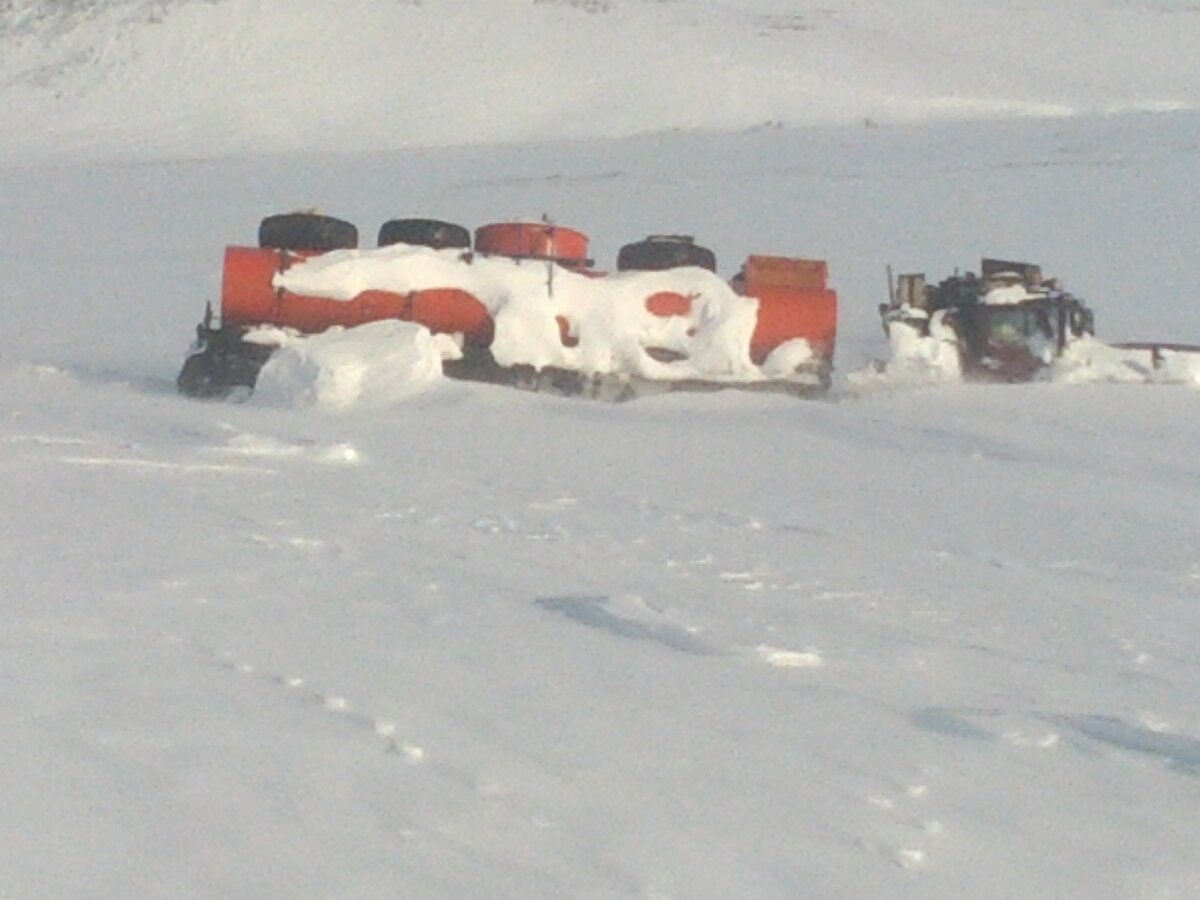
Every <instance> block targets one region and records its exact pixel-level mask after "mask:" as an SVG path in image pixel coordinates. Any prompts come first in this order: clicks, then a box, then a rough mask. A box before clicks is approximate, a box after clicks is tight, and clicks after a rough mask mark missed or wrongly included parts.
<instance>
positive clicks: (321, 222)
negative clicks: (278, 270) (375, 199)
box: [258, 212, 358, 253]
mask: <svg viewBox="0 0 1200 900" xmlns="http://www.w3.org/2000/svg"><path fill="white" fill-rule="evenodd" d="M258 246H260V247H270V248H272V249H275V250H311V251H315V252H318V253H324V252H326V251H328V250H353V249H355V248H356V247H357V246H358V229H357V228H355V227H354V225H352V224H351V223H350V222H346V221H344V220H342V219H335V218H334V217H333V216H322V215H320V214H318V213H306V212H298V213H281V214H280V215H277V216H267V217H266V218H265V219H263V220H262V224H261V225H259V226H258Z"/></svg>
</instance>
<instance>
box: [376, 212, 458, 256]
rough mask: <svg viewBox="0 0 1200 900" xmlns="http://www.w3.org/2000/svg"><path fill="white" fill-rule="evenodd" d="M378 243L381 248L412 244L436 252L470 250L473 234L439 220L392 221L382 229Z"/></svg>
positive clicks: (386, 223)
mask: <svg viewBox="0 0 1200 900" xmlns="http://www.w3.org/2000/svg"><path fill="white" fill-rule="evenodd" d="M377 243H378V244H379V246H380V247H390V246H391V245H392V244H411V245H412V246H414V247H432V248H433V249H435V250H446V249H449V248H453V249H462V250H470V249H471V232H469V231H467V229H465V228H463V227H462V226H461V225H455V224H454V223H453V222H442V221H439V220H438V219H392V220H391V221H388V222H384V223H383V225H382V227H380V229H379V240H378V242H377Z"/></svg>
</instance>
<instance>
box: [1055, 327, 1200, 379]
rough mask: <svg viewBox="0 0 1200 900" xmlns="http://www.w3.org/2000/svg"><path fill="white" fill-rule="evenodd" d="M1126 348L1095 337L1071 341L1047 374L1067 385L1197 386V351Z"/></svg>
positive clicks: (1199, 368)
mask: <svg viewBox="0 0 1200 900" xmlns="http://www.w3.org/2000/svg"><path fill="white" fill-rule="evenodd" d="M1157 356H1158V359H1157V363H1156V360H1155V353H1154V352H1153V351H1151V350H1129V349H1125V348H1122V347H1114V346H1113V345H1111V344H1106V343H1104V342H1103V341H1098V340H1096V339H1095V338H1085V339H1082V340H1078V341H1074V342H1073V343H1072V344H1071V345H1070V346H1068V347H1067V349H1066V351H1065V352H1064V353H1063V355H1062V357H1061V358H1060V359H1058V360H1057V361H1056V362H1055V363H1054V365H1053V366H1052V367H1051V370H1050V371H1051V377H1052V378H1053V379H1054V380H1055V381H1061V382H1064V383H1067V384H1092V383H1096V382H1107V383H1119V384H1184V385H1191V386H1193V387H1200V353H1195V352H1191V353H1189V352H1185V351H1175V350H1160V351H1159V352H1158V354H1157Z"/></svg>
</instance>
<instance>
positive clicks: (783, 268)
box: [744, 256, 829, 297]
mask: <svg viewBox="0 0 1200 900" xmlns="http://www.w3.org/2000/svg"><path fill="white" fill-rule="evenodd" d="M828 268H829V267H828V266H827V264H826V263H825V261H824V260H821V259H791V258H789V257H786V256H751V257H749V258H748V259H747V260H746V267H745V270H744V271H745V278H746V293H747V294H750V295H751V296H754V297H757V296H758V294H759V292H760V291H769V290H775V289H781V288H786V289H792V290H804V291H823V290H825V286H826V284H827V280H828V277H829V274H828Z"/></svg>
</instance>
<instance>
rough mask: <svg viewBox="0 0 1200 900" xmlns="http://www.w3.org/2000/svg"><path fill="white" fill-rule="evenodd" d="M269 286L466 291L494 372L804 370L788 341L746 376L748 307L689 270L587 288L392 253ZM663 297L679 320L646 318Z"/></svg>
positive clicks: (427, 253) (758, 375)
mask: <svg viewBox="0 0 1200 900" xmlns="http://www.w3.org/2000/svg"><path fill="white" fill-rule="evenodd" d="M274 284H275V287H277V288H283V289H286V290H288V291H292V292H294V293H297V294H303V295H306V296H313V297H324V298H328V299H333V300H344V301H349V300H352V299H354V298H355V297H357V296H358V295H359V294H361V293H363V292H364V291H367V290H383V291H389V292H393V293H398V294H405V293H409V292H412V291H421V290H431V289H437V288H450V289H458V290H462V291H465V292H467V293H468V294H471V295H472V296H474V297H476V298H477V299H478V300H479V301H480V302H481V303H483V305H484V306H485V307H486V308H487V310H488V312H489V313H490V315H491V317H492V319H493V321H494V322H495V338H494V340H493V342H492V344H491V348H490V349H491V351H492V354H493V356H494V357H495V359H496V362H497V363H499V364H500V365H501V366H515V365H527V366H532V367H533V368H535V369H544V368H547V367H559V368H564V369H570V370H572V371H577V372H584V373H588V374H605V375H608V374H612V375H626V376H637V377H641V378H647V379H651V380H657V381H686V380H691V379H703V380H706V381H719V382H731V383H742V382H755V381H764V380H767V379H778V378H782V377H785V376H789V375H790V376H794V377H797V378H803V377H804V376H802V375H796V369H797V367H798V366H803V365H804V364H807V363H809V362H811V361H812V359H813V353H812V351H811V349H810V348H809V347H808V345H807V342H805V341H802V340H801V341H789V342H787V343H786V344H783V345H781V346H780V347H778V348H777V349H776V351H775V352H774V353H772V354H771V356H770V357H768V359H767V360H766V361H765V363H764V365H763V366H761V367H760V366H757V365H755V364H754V362H753V361H752V360H751V358H750V338H751V335H752V334H753V333H754V329H755V326H756V324H757V311H758V301H757V300H755V299H753V298H751V297H744V296H741V295H740V294H738V293H737V292H736V291H734V290H733V288H732V287H730V285H729V284H728V283H727V282H725V281H724V280H722V279H721V278H720V277H719V276H717V275H715V274H713V273H712V272H709V271H707V270H704V269H700V268H684V269H673V270H670V271H666V272H621V273H615V274H612V275H607V276H605V277H602V278H596V277H590V276H587V275H582V274H579V273H577V272H573V271H570V270H569V269H565V268H563V267H562V266H559V265H557V264H554V263H549V262H545V261H541V260H514V259H509V258H507V257H499V256H484V255H479V254H474V255H472V254H464V253H463V252H462V251H460V250H433V249H430V248H427V247H414V246H409V245H405V244H396V245H393V246H390V247H383V248H380V249H377V250H344V251H338V252H335V253H328V254H323V255H321V256H319V257H313V258H311V259H308V260H306V261H304V262H302V263H300V264H298V265H296V266H294V267H292V268H289V269H288V270H287V271H286V272H281V273H280V274H278V275H276V276H275V280H274ZM664 292H665V293H672V294H680V295H683V296H685V297H687V298H688V299H689V300H690V309H689V311H688V312H687V313H685V314H683V315H676V316H668V317H663V316H657V315H655V314H653V313H651V312H650V311H649V310H648V309H647V305H646V300H647V298H649V297H651V296H653V295H655V294H658V293H664ZM564 331H565V335H564Z"/></svg>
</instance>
